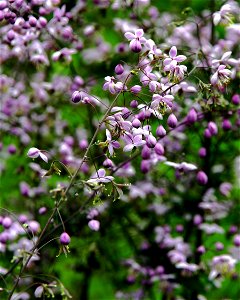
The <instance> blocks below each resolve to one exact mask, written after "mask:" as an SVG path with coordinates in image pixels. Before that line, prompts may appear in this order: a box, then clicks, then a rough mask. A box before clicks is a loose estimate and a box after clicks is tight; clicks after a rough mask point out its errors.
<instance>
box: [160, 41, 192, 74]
mask: <svg viewBox="0 0 240 300" xmlns="http://www.w3.org/2000/svg"><path fill="white" fill-rule="evenodd" d="M185 59H187V57H186V56H185V55H177V48H176V47H175V46H173V47H172V48H171V49H170V51H169V57H168V58H166V59H164V61H163V65H164V66H165V67H164V71H170V70H172V69H174V68H175V67H176V66H177V63H179V62H182V61H184V60H185Z"/></svg>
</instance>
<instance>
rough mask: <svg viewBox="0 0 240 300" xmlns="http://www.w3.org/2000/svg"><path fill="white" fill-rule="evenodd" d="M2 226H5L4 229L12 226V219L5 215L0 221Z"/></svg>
mask: <svg viewBox="0 0 240 300" xmlns="http://www.w3.org/2000/svg"><path fill="white" fill-rule="evenodd" d="M2 226H3V227H4V228H5V229H8V228H10V227H11V226H12V220H11V219H10V218H9V217H5V218H4V219H3V221H2Z"/></svg>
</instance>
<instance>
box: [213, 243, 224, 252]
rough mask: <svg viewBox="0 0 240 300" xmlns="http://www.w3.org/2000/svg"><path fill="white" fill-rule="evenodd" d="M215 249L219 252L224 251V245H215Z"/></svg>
mask: <svg viewBox="0 0 240 300" xmlns="http://www.w3.org/2000/svg"><path fill="white" fill-rule="evenodd" d="M215 248H216V250H218V251H222V250H223V249H224V245H223V244H222V243H221V242H217V243H215Z"/></svg>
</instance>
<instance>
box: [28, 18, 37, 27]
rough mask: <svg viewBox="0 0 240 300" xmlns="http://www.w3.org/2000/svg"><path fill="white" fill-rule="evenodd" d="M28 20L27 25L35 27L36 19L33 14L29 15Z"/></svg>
mask: <svg viewBox="0 0 240 300" xmlns="http://www.w3.org/2000/svg"><path fill="white" fill-rule="evenodd" d="M28 22H29V25H30V26H32V27H35V26H36V25H37V19H36V18H35V17H33V16H30V17H29V20H28Z"/></svg>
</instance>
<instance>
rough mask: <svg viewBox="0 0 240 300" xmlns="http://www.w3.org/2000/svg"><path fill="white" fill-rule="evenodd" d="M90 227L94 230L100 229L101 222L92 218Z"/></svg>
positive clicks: (89, 223)
mask: <svg viewBox="0 0 240 300" xmlns="http://www.w3.org/2000/svg"><path fill="white" fill-rule="evenodd" d="M88 227H89V228H90V229H91V230H93V231H98V230H99V229H100V222H99V221H98V220H91V221H89V222H88Z"/></svg>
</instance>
